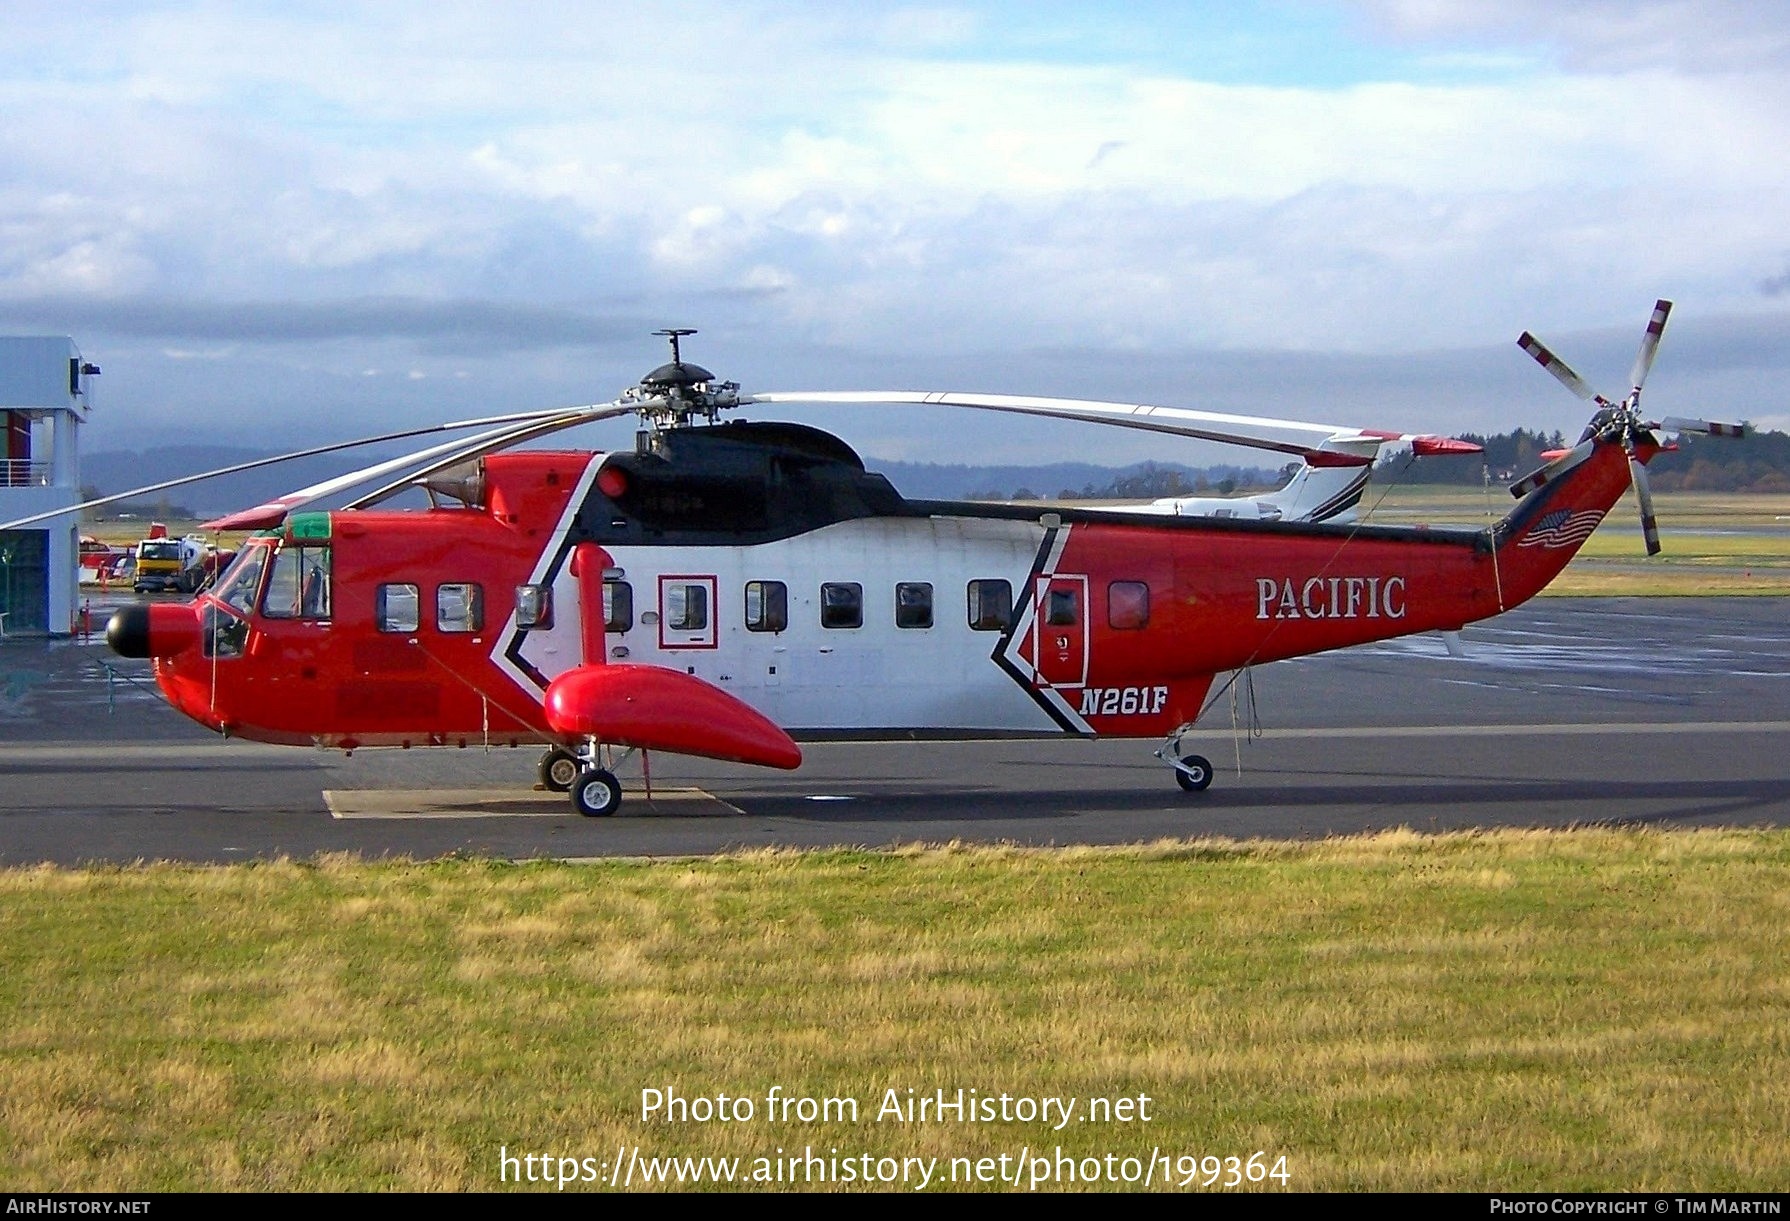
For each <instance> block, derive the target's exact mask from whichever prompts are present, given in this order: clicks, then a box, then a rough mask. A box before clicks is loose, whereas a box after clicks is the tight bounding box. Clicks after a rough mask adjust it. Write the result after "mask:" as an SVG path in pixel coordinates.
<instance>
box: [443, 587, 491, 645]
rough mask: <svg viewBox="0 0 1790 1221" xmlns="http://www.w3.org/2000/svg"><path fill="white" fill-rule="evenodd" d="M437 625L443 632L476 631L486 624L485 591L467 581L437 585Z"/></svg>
mask: <svg viewBox="0 0 1790 1221" xmlns="http://www.w3.org/2000/svg"><path fill="white" fill-rule="evenodd" d="M435 626H436V628H437V629H438V630H440V631H443V632H476V631H479V630H480V629H481V628H483V627H484V626H485V591H484V588H483V587H482V586H480V585H478V584H476V583H475V582H472V581H466V582H460V583H456V584H452V585H437V586H436V587H435Z"/></svg>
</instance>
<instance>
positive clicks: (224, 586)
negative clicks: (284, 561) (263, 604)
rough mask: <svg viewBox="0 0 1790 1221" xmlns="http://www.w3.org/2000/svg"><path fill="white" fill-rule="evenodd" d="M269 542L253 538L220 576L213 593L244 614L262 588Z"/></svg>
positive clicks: (252, 604)
mask: <svg viewBox="0 0 1790 1221" xmlns="http://www.w3.org/2000/svg"><path fill="white" fill-rule="evenodd" d="M268 547H269V544H268V543H267V542H264V541H262V540H260V539H251V540H250V541H249V543H248V545H247V546H245V547H244V548H243V549H242V551H241V552H240V553H239V554H238V555H237V557H236V562H235V563H234V564H231V565H230V567H228V568H226V569H225V570H224V575H223V576H221V577H219V578H218V583H217V588H216V589H215V590H213V591H212V592H213V594H214V595H215V596H216V597H217V600H218V601H220V602H222V603H223V604H224V605H225V606H228V607H229V608H230V609H232V610H235V611H238V612H240V613H242V614H244V615H246V614H248V613H249V608H250V607H252V606H254V605H255V594H256V591H258V590H259V589H260V588H261V570H262V569H263V568H265V567H267V551H268Z"/></svg>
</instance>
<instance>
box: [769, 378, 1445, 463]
mask: <svg viewBox="0 0 1790 1221" xmlns="http://www.w3.org/2000/svg"><path fill="white" fill-rule="evenodd" d="M739 401H740V402H741V403H838V404H842V405H848V406H849V405H860V404H879V403H887V404H913V405H917V406H928V405H929V406H941V407H973V408H977V409H979V410H983V411H1008V412H1016V413H1018V414H1021V415H1034V416H1046V417H1051V418H1055V419H1065V420H1081V421H1084V422H1086V423H1091V424H1114V425H1117V426H1119V427H1121V428H1138V429H1143V430H1145V431H1148V432H1159V433H1169V434H1171V435H1173V436H1178V437H1191V438H1193V439H1195V440H1201V441H1217V442H1220V443H1222V444H1226V445H1246V446H1249V447H1251V448H1253V449H1266V450H1272V451H1274V452H1276V453H1283V454H1294V455H1298V456H1301V457H1302V456H1304V455H1305V454H1306V453H1308V452H1310V451H1311V450H1313V449H1315V448H1317V447H1319V446H1321V445H1322V444H1323V443H1324V442H1326V441H1330V440H1367V441H1376V442H1384V441H1393V440H1406V441H1413V442H1415V441H1417V440H1419V439H1420V437H1421V436H1422V435H1423V434H1415V433H1371V432H1364V431H1363V430H1361V429H1358V428H1351V427H1348V426H1346V425H1341V424H1313V423H1310V422H1307V421H1304V420H1280V419H1271V418H1267V417H1263V416H1246V415H1230V414H1227V413H1224V412H1216V411H1197V410H1194V409H1192V408H1188V407H1158V406H1153V405H1151V404H1149V403H1108V402H1102V401H1099V400H1095V399H1060V398H1043V397H1037V396H1033V395H1019V394H960V393H949V392H943V391H922V390H811V391H777V392H772V393H766V394H742V395H741V396H740V400H739ZM1436 452H1443V451H1442V450H1441V449H1438V450H1436Z"/></svg>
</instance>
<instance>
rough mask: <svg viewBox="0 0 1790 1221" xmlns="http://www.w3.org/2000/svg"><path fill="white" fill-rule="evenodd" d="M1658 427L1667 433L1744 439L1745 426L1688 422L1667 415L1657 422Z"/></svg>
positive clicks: (1705, 421)
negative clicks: (1688, 433)
mask: <svg viewBox="0 0 1790 1221" xmlns="http://www.w3.org/2000/svg"><path fill="white" fill-rule="evenodd" d="M1659 427H1661V428H1662V429H1664V430H1665V431H1667V432H1700V433H1706V434H1707V435H1709V436H1712V437H1744V436H1746V425H1745V424H1718V423H1716V422H1715V421H1713V420H1689V419H1686V418H1685V417H1683V416H1677V415H1669V416H1667V417H1666V418H1665V419H1663V420H1661V421H1660V422H1659Z"/></svg>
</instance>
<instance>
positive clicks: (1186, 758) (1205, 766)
mask: <svg viewBox="0 0 1790 1221" xmlns="http://www.w3.org/2000/svg"><path fill="white" fill-rule="evenodd" d="M1175 783H1176V784H1178V785H1180V786H1181V788H1182V789H1183V790H1185V791H1186V792H1189V793H1200V792H1204V791H1205V790H1206V789H1207V788H1208V787H1210V786H1211V784H1212V763H1211V761H1210V760H1209V759H1207V758H1206V756H1204V755H1182V756H1181V766H1180V767H1177V768H1176V769H1175Z"/></svg>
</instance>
